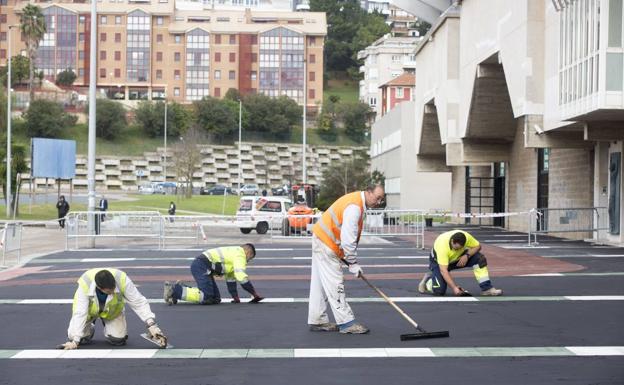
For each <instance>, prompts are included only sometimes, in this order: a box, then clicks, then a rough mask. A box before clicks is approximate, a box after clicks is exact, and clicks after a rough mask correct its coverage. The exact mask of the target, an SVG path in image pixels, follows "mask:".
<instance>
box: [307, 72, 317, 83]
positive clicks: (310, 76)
mask: <svg viewBox="0 0 624 385" xmlns="http://www.w3.org/2000/svg"><path fill="white" fill-rule="evenodd" d="M308 78H309V79H310V81H311V82H313V81H315V80H316V72H314V71H311V72H310V73H309V74H308Z"/></svg>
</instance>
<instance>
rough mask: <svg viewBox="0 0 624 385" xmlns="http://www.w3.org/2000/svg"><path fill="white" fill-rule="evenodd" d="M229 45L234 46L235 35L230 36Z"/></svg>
mask: <svg viewBox="0 0 624 385" xmlns="http://www.w3.org/2000/svg"><path fill="white" fill-rule="evenodd" d="M230 44H236V35H230Z"/></svg>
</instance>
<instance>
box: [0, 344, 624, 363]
mask: <svg viewBox="0 0 624 385" xmlns="http://www.w3.org/2000/svg"><path fill="white" fill-rule="evenodd" d="M565 356H583V357H590V356H624V346H536V347H449V348H423V347H420V348H391V347H386V348H375V347H373V348H329V349H320V348H311V349H307V348H295V349H291V348H286V349H257V348H254V349H162V350H159V349H122V348H120V349H78V350H67V351H65V350H51V349H30V350H0V360H1V359H30V360H32V359H89V358H91V359H119V358H124V359H162V358H165V359H176V358H178V359H180V358H181V359H189V358H195V359H252V358H256V359H259V358H263V359H267V358H268V359H271V358H273V359H275V358H280V359H292V358H390V357H565Z"/></svg>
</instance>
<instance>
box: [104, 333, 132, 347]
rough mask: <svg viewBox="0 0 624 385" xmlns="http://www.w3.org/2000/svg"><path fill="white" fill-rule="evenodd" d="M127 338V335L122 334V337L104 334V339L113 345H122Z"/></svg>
mask: <svg viewBox="0 0 624 385" xmlns="http://www.w3.org/2000/svg"><path fill="white" fill-rule="evenodd" d="M127 339H128V336H127V335H126V336H124V337H121V338H120V337H113V336H110V335H107V336H106V340H107V341H108V343H109V344H111V345H113V346H123V345H125V344H126V340H127Z"/></svg>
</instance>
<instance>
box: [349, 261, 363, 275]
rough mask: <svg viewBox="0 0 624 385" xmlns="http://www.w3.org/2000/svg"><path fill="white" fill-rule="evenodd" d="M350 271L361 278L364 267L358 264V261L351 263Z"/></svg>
mask: <svg viewBox="0 0 624 385" xmlns="http://www.w3.org/2000/svg"><path fill="white" fill-rule="evenodd" d="M349 272H350V273H351V274H353V275H355V278H360V277H361V276H362V274H363V271H362V268H361V267H360V265H358V264H357V262H356V263H352V264H350V265H349Z"/></svg>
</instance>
